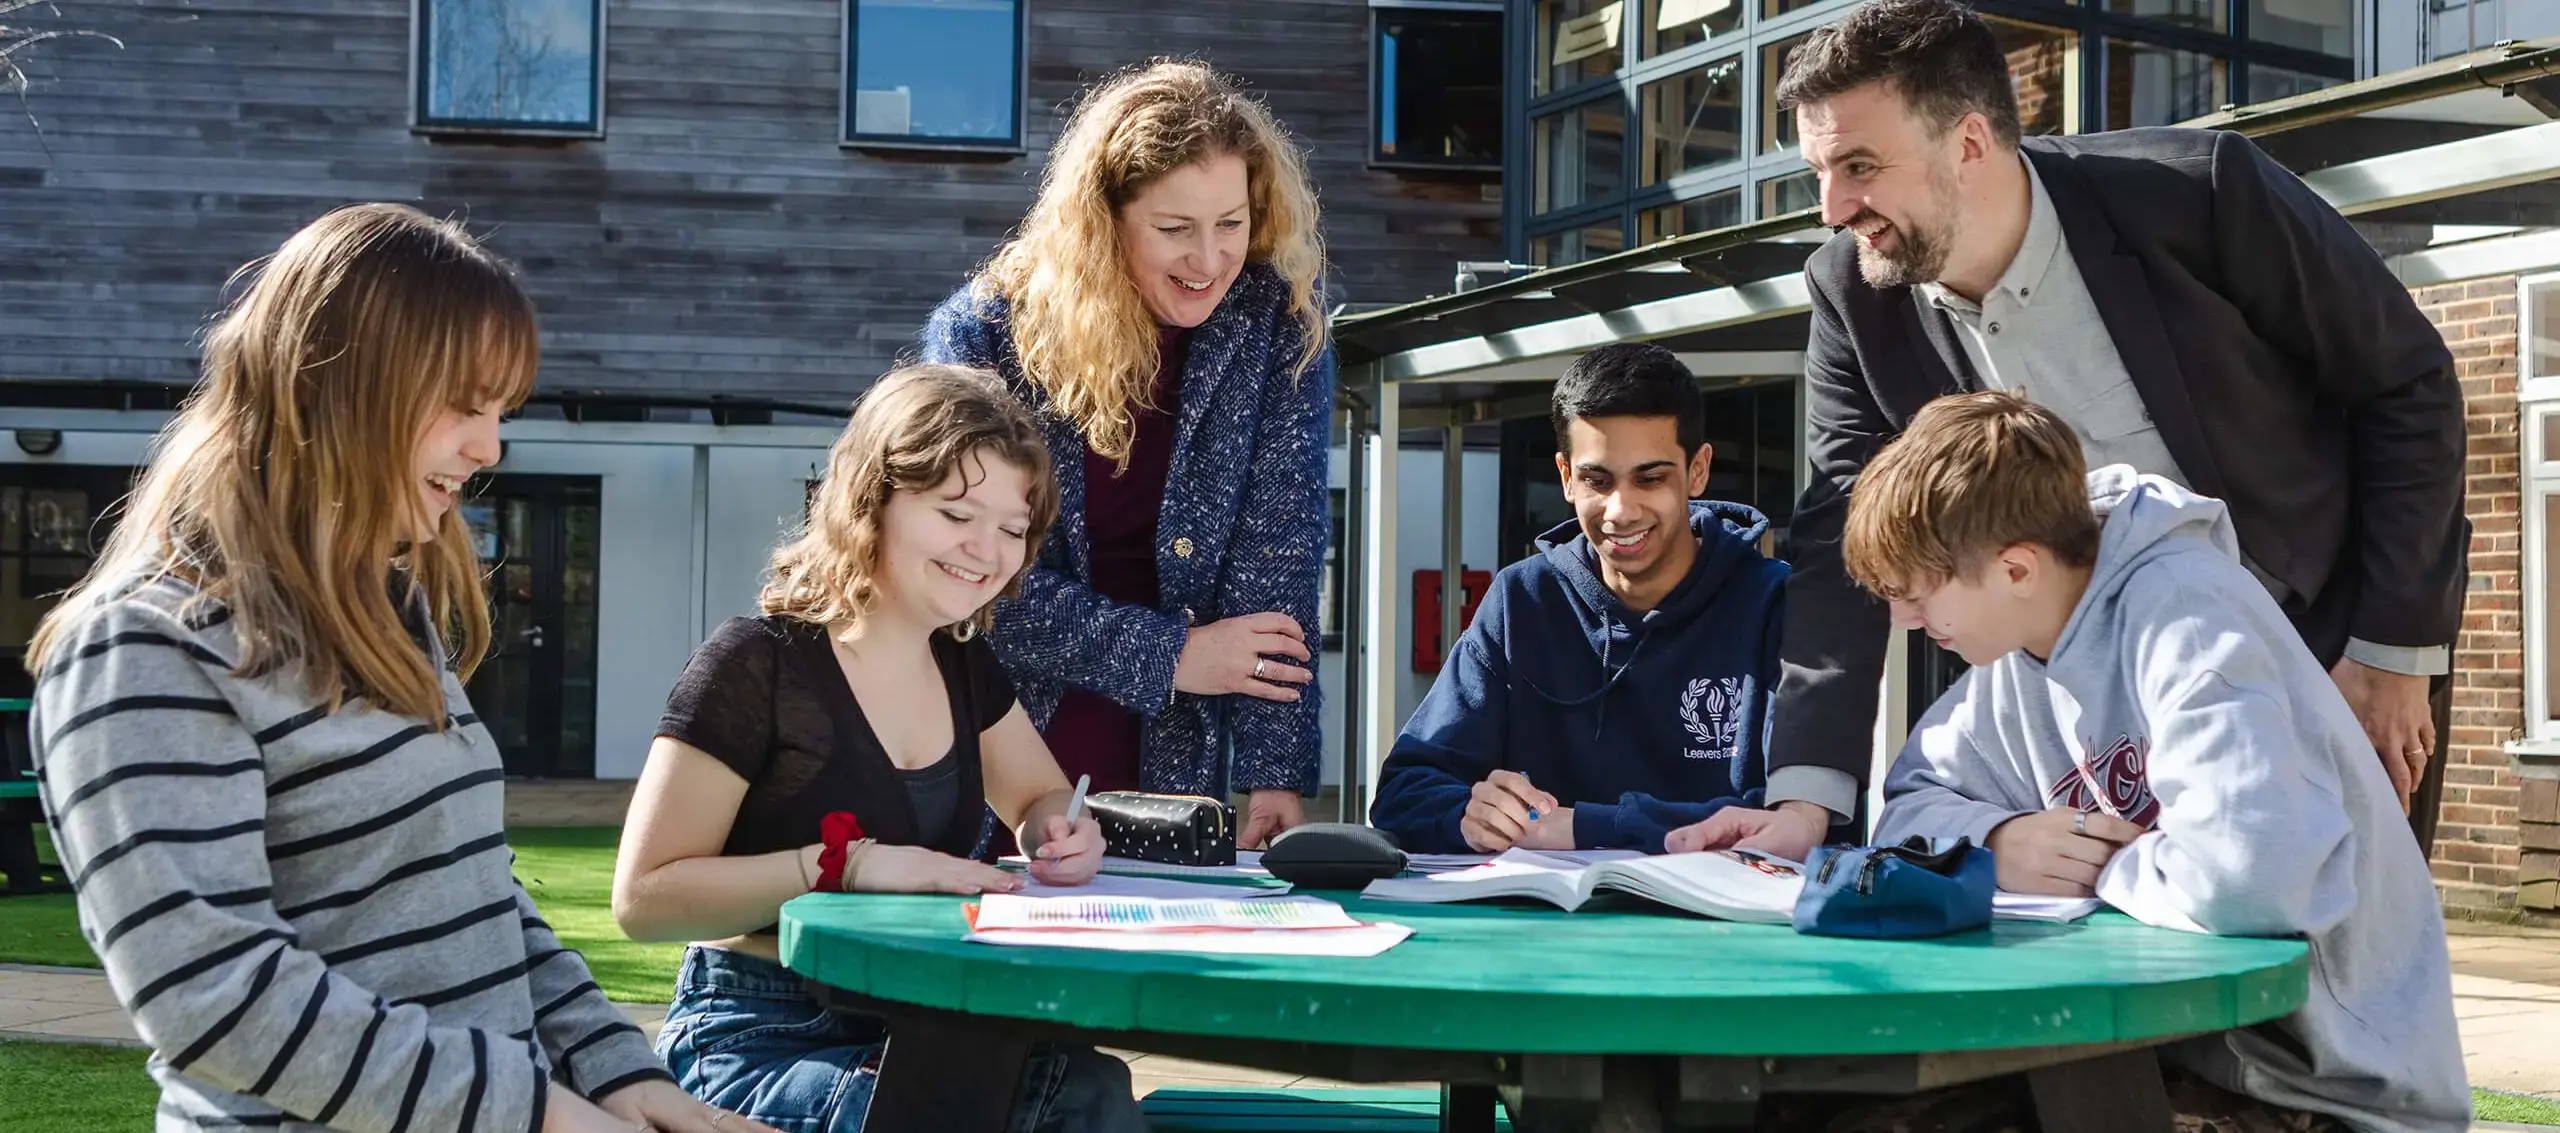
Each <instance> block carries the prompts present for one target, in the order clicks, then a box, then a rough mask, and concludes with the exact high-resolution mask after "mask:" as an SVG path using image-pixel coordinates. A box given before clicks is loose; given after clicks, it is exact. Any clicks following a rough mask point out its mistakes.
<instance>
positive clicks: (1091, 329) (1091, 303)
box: [981, 59, 1325, 460]
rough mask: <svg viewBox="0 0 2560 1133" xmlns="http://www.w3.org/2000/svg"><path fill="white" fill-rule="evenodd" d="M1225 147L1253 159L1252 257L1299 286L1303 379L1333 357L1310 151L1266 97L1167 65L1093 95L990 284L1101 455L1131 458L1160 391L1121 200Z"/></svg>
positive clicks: (1027, 368) (1060, 407)
mask: <svg viewBox="0 0 2560 1133" xmlns="http://www.w3.org/2000/svg"><path fill="white" fill-rule="evenodd" d="M1221 154H1232V155H1234V156H1236V157H1240V158H1243V159H1244V164H1245V185H1246V189H1247V198H1248V199H1249V201H1250V202H1251V206H1252V207H1251V210H1250V211H1251V215H1252V230H1253V233H1252V240H1251V242H1250V243H1248V244H1247V245H1246V249H1245V259H1246V260H1247V261H1248V262H1252V263H1267V264H1269V265H1271V267H1272V268H1273V269H1274V270H1276V271H1278V272H1279V273H1280V278H1281V279H1282V280H1284V281H1286V282H1287V283H1288V286H1289V311H1290V313H1291V314H1292V315H1294V316H1295V317H1296V318H1297V320H1298V324H1299V326H1300V327H1301V328H1302V329H1303V331H1304V333H1303V334H1302V335H1301V336H1300V339H1299V343H1298V357H1297V359H1296V363H1297V364H1296V366H1295V367H1294V368H1293V369H1292V370H1291V372H1292V373H1304V372H1305V371H1306V369H1307V367H1309V366H1311V365H1314V364H1315V361H1316V359H1317V357H1319V356H1320V355H1322V354H1323V353H1324V346H1325V313H1324V310H1323V307H1322V305H1321V302H1320V297H1319V296H1318V295H1317V294H1316V289H1315V285H1316V277H1317V276H1318V275H1319V274H1320V273H1321V272H1322V271H1323V270H1324V243H1323V240H1322V238H1321V237H1320V236H1319V235H1318V233H1317V231H1316V195H1315V189H1314V187H1313V186H1312V184H1310V182H1309V181H1308V179H1307V166H1306V159H1305V158H1304V157H1303V156H1302V155H1300V154H1299V152H1298V147H1297V145H1296V144H1295V143H1293V142H1291V141H1290V140H1289V135H1288V132H1287V131H1285V130H1283V129H1282V128H1281V127H1280V123H1279V120H1278V119H1275V118H1273V117H1272V116H1271V111H1270V110H1269V109H1268V108H1266V107H1264V106H1263V105H1262V104H1261V103H1260V102H1257V101H1255V100H1253V99H1251V98H1247V97H1246V96H1245V95H1244V94H1243V93H1242V92H1241V91H1239V90H1237V89H1236V86H1235V84H1234V83H1232V82H1230V81H1229V80H1228V79H1227V78H1226V77H1225V76H1222V75H1220V74H1218V73H1217V72H1216V71H1214V70H1211V69H1210V68H1209V67H1208V66H1207V65H1205V64H1201V63H1195V62H1189V61H1177V60H1169V59H1159V60H1156V61H1154V62H1152V63H1148V64H1145V65H1142V66H1139V67H1134V68H1131V69H1129V70H1127V71H1123V72H1121V73H1120V74H1118V75H1115V76H1112V77H1111V78H1109V79H1106V80H1104V81H1103V82H1102V83H1100V84H1099V85H1097V86H1095V87H1094V88H1093V89H1092V90H1091V91H1089V92H1087V93H1086V94H1085V96H1084V99H1083V101H1082V102H1080V103H1078V104H1077V106H1076V109H1075V113H1074V115H1073V116H1072V117H1071V118H1069V119H1068V121H1067V126H1066V129H1065V131H1064V132H1062V133H1061V134H1059V136H1058V142H1057V145H1056V147H1055V148H1053V149H1052V150H1051V151H1050V154H1049V166H1048V169H1047V170H1046V171H1044V172H1043V173H1042V174H1041V176H1040V197H1039V200H1038V201H1036V202H1034V203H1033V204H1032V206H1031V212H1030V214H1029V215H1027V216H1025V217H1024V218H1023V221H1022V231H1021V233H1020V235H1017V236H1015V237H1014V238H1013V239H1012V240H1011V241H1008V242H1007V243H1006V244H1005V245H1004V246H1003V247H1000V248H998V249H996V252H995V254H994V256H992V257H991V258H989V260H988V261H987V266H986V269H985V270H984V271H983V272H982V273H981V281H982V286H984V287H986V288H990V289H992V290H993V291H994V292H996V293H999V294H1001V295H1003V296H1004V299H1005V302H1006V305H1007V309H1008V310H1007V316H1006V318H1007V323H1008V325H1009V327H1010V328H1011V331H1012V337H1013V349H1014V354H1015V356H1016V357H1018V358H1020V359H1021V360H1022V372H1023V374H1024V376H1026V377H1027V378H1029V379H1030V381H1031V382H1032V383H1033V384H1034V385H1037V386H1039V387H1040V389H1041V391H1042V392H1043V393H1045V394H1047V395H1048V399H1049V405H1050V408H1051V409H1053V410H1054V411H1055V412H1057V413H1058V414H1060V415H1061V416H1063V417H1065V418H1066V419H1067V420H1069V421H1072V422H1074V423H1075V424H1076V427H1077V428H1078V429H1079V430H1081V431H1082V432H1083V433H1084V437H1085V442H1086V443H1087V444H1089V445H1091V446H1093V451H1095V452H1098V453H1101V454H1102V455H1104V456H1107V457H1110V458H1112V459H1114V460H1125V459H1126V458H1127V456H1128V452H1129V444H1130V441H1131V439H1132V438H1133V437H1134V436H1135V431H1136V428H1137V425H1136V420H1137V419H1136V412H1137V410H1138V408H1139V407H1140V406H1141V405H1143V404H1145V402H1146V399H1147V395H1148V391H1149V390H1151V389H1152V388H1153V387H1154V384H1155V380H1156V366H1157V364H1158V355H1157V351H1158V344H1157V341H1156V324H1155V318H1154V317H1153V316H1151V315H1149V314H1148V313H1147V308H1146V305H1145V304H1144V303H1143V302H1141V301H1140V299H1139V297H1138V285H1137V284H1136V283H1135V282H1133V281H1131V280H1130V278H1129V270H1128V268H1127V266H1126V265H1125V264H1124V262H1123V260H1122V253H1121V248H1120V206H1122V205H1125V204H1127V203H1129V201H1130V200H1131V199H1132V198H1134V197H1136V196H1137V195H1138V194H1139V193H1141V192H1144V191H1145V190H1146V187H1147V186H1148V185H1149V184H1151V183H1153V182H1154V181H1155V180H1156V179H1157V178H1160V177H1162V176H1164V175H1165V174H1167V173H1171V172H1173V171H1174V170H1176V169H1180V168H1182V167H1183V166H1186V165H1190V164H1193V163H1196V162H1200V161H1205V160H1208V159H1209V158H1212V157H1216V156H1219V155H1221Z"/></svg>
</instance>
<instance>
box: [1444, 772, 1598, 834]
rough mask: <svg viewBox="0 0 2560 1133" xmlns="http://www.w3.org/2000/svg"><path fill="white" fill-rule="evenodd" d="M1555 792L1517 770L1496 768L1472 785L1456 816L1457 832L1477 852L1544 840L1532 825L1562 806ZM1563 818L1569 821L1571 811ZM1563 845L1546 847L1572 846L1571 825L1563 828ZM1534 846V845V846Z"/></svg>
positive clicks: (1549, 830)
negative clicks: (1482, 779) (1473, 787)
mask: <svg viewBox="0 0 2560 1133" xmlns="http://www.w3.org/2000/svg"><path fill="white" fill-rule="evenodd" d="M1563 809H1564V806H1563V804H1561V803H1558V802H1557V801H1556V797H1555V796H1554V795H1550V794H1548V793H1546V792H1545V791H1541V790H1539V789H1538V788H1537V787H1536V786H1535V785H1534V784H1532V783H1530V782H1529V777H1528V776H1526V775H1523V774H1521V773H1519V772H1517V771H1496V772H1494V773H1493V774H1492V775H1490V776H1488V777H1486V779H1485V780H1484V781H1483V782H1481V783H1478V784H1476V785H1475V790H1474V791H1473V792H1472V793H1471V794H1470V795H1469V797H1468V799H1467V811H1466V813H1465V814H1463V815H1461V816H1459V818H1458V834H1459V836H1460V837H1463V838H1465V839H1466V840H1467V844H1468V845H1470V846H1473V847H1475V848H1476V852H1478V853H1485V854H1499V853H1501V852H1502V851H1504V850H1508V849H1510V848H1511V847H1513V846H1532V845H1533V843H1532V839H1533V838H1539V840H1544V838H1540V836H1539V835H1538V834H1537V833H1536V832H1534V831H1533V827H1535V826H1536V825H1538V824H1539V823H1540V820H1541V819H1543V818H1545V817H1546V816H1547V815H1548V814H1550V813H1552V812H1555V811H1560V810H1563ZM1564 821H1565V822H1567V823H1570V822H1571V821H1572V816H1571V815H1569V814H1568V815H1565V816H1564ZM1554 830H1555V824H1554V823H1547V824H1546V833H1545V838H1551V837H1552V836H1553V831H1554ZM1564 837H1565V845H1563V846H1561V847H1558V846H1547V847H1545V848H1547V849H1571V848H1572V842H1573V829H1572V827H1571V826H1570V825H1567V826H1566V827H1565V828H1564ZM1533 848H1535V847H1534V846H1533Z"/></svg>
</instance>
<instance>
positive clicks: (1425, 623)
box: [1413, 570, 1493, 673]
mask: <svg viewBox="0 0 2560 1133" xmlns="http://www.w3.org/2000/svg"><path fill="white" fill-rule="evenodd" d="M1458 587H1459V591H1460V593H1462V594H1464V595H1465V599H1466V600H1465V601H1463V602H1461V603H1459V605H1458V629H1459V630H1460V631H1461V632H1464V631H1465V630H1466V628H1467V626H1468V625H1469V624H1470V623H1472V622H1474V621H1475V620H1476V604H1477V603H1479V602H1482V601H1484V595H1485V592H1486V591H1488V590H1491V589H1493V572H1492V571H1489V570H1469V571H1460V572H1459V574H1458ZM1445 652H1446V651H1445V650H1443V649H1442V648H1441V646H1440V572H1439V571H1436V570H1417V571H1415V572H1413V671H1414V672H1417V673H1436V672H1439V671H1440V658H1441V657H1442V655H1443V654H1444V653H1445Z"/></svg>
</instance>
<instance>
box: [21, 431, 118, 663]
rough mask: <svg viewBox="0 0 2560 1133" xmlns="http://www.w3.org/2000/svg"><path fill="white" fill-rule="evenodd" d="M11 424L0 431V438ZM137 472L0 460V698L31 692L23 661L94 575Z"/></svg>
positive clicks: (94, 466)
mask: <svg viewBox="0 0 2560 1133" xmlns="http://www.w3.org/2000/svg"><path fill="white" fill-rule="evenodd" d="M8 436H9V433H8V430H0V444H4V443H7V438H8ZM133 473H134V470H133V469H130V468H113V467H106V466H101V465H86V464H73V465H57V464H51V463H45V464H0V697H24V696H27V695H28V694H29V692H28V690H29V688H30V685H29V684H28V682H29V680H30V678H29V677H28V676H27V672H26V670H25V668H24V667H23V666H22V664H21V662H22V661H23V660H24V659H25V655H26V647H27V641H28V639H29V638H30V637H32V636H33V635H34V634H35V630H36V623H38V622H40V621H42V620H44V616H45V615H46V614H47V613H49V612H51V611H52V609H53V607H54V605H55V604H56V603H57V602H59V601H61V598H62V592H63V591H66V590H69V589H71V588H72V587H74V586H77V585H79V583H80V579H81V578H82V577H84V576H86V575H87V574H88V573H89V567H90V565H91V564H92V562H93V561H94V556H95V555H96V554H97V553H98V547H99V546H100V545H101V544H104V543H105V542H106V541H107V539H108V537H109V536H111V535H113V534H114V533H115V521H116V518H117V517H118V515H119V514H120V513H119V512H118V511H117V510H116V508H115V504H116V501H117V500H119V499H121V498H123V496H124V494H125V493H126V491H128V490H129V489H131V488H132V486H133Z"/></svg>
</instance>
